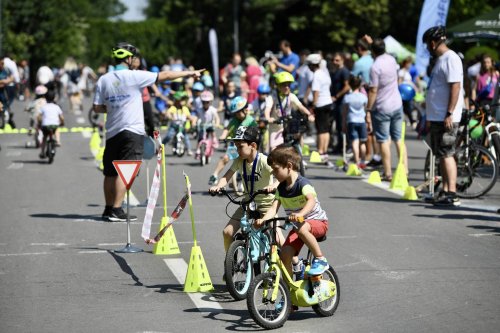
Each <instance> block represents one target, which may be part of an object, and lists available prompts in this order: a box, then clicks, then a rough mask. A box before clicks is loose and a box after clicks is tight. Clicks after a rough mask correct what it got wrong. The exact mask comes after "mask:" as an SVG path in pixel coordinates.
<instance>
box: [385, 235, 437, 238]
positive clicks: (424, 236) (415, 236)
mask: <svg viewBox="0 0 500 333" xmlns="http://www.w3.org/2000/svg"><path fill="white" fill-rule="evenodd" d="M391 236H392V237H410V238H434V236H431V235H391Z"/></svg>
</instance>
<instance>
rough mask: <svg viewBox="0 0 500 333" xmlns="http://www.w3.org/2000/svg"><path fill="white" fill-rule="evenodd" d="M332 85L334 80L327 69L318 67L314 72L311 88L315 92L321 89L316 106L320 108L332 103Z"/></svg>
mask: <svg viewBox="0 0 500 333" xmlns="http://www.w3.org/2000/svg"><path fill="white" fill-rule="evenodd" d="M331 85H332V80H331V79H330V75H328V73H327V72H326V71H323V70H320V69H318V70H316V71H315V72H314V75H313V80H312V86H311V90H312V91H313V93H314V92H315V91H319V95H318V99H317V101H316V105H314V106H315V107H317V108H320V107H322V106H325V105H329V104H332V96H331V94H330V86H331Z"/></svg>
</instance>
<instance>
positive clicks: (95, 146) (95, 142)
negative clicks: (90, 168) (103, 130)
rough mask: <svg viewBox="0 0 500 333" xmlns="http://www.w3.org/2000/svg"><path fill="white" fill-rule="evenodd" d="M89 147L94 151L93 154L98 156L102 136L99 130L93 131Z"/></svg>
mask: <svg viewBox="0 0 500 333" xmlns="http://www.w3.org/2000/svg"><path fill="white" fill-rule="evenodd" d="M89 148H90V151H91V152H92V155H94V156H96V155H97V153H98V152H99V148H101V137H100V136H99V132H97V131H95V132H94V133H92V136H91V137H90V142H89Z"/></svg>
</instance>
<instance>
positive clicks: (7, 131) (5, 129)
mask: <svg viewBox="0 0 500 333" xmlns="http://www.w3.org/2000/svg"><path fill="white" fill-rule="evenodd" d="M3 132H4V133H6V134H11V133H12V127H11V126H10V124H5V126H4V128H3Z"/></svg>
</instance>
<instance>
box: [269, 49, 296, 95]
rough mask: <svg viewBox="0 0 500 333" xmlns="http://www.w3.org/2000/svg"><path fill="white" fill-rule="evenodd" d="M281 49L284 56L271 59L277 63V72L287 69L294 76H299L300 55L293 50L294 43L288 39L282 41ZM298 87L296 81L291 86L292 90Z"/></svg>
mask: <svg viewBox="0 0 500 333" xmlns="http://www.w3.org/2000/svg"><path fill="white" fill-rule="evenodd" d="M280 50H281V52H282V53H283V56H282V57H281V58H280V59H279V60H278V59H277V58H276V57H272V59H271V61H272V62H273V64H274V65H276V70H277V72H282V71H286V72H289V73H291V74H292V75H293V78H294V79H296V78H297V69H298V68H299V65H300V58H299V55H298V54H297V53H295V52H293V51H292V44H290V42H289V41H287V40H286V39H284V40H282V41H281V42H280ZM296 88H297V83H296V82H294V83H293V84H292V86H291V89H292V91H295V89H296Z"/></svg>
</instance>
